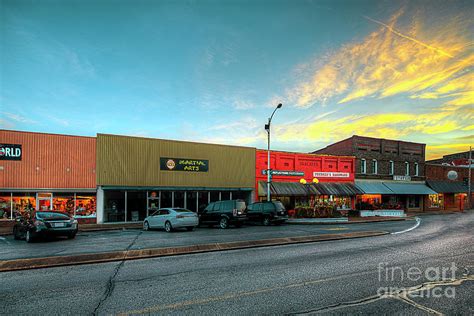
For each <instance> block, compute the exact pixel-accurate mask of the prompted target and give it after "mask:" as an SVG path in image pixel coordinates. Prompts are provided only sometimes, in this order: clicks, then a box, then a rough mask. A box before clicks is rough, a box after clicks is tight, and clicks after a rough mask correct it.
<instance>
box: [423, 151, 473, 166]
mask: <svg viewBox="0 0 474 316" xmlns="http://www.w3.org/2000/svg"><path fill="white" fill-rule="evenodd" d="M471 158H472V159H474V150H473V151H471ZM426 163H429V164H432V165H451V166H467V165H468V164H469V151H464V152H460V153H455V154H449V155H444V156H443V158H439V159H432V160H428V161H426Z"/></svg>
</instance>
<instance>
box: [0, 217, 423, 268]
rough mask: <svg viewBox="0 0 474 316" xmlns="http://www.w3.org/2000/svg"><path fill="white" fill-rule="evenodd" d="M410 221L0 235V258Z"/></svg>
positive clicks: (390, 227)
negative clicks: (29, 239) (32, 238)
mask: <svg viewBox="0 0 474 316" xmlns="http://www.w3.org/2000/svg"><path fill="white" fill-rule="evenodd" d="M413 222H414V221H413V220H408V221H396V222H380V223H367V224H363V223H357V224H340V225H339V224H338V225H281V226H269V227H265V226H251V225H246V226H244V227H241V228H235V227H231V228H229V229H220V228H218V227H217V226H215V227H213V228H207V227H206V228H197V229H196V230H195V231H192V232H188V231H186V230H179V231H176V232H173V233H167V232H165V231H163V230H153V231H146V232H145V231H142V230H139V229H128V230H122V231H102V232H82V233H79V234H78V235H77V236H76V238H75V239H74V240H68V239H66V238H56V239H50V240H41V241H38V242H35V243H32V244H28V243H26V242H25V241H24V240H14V239H13V236H7V237H0V260H11V259H19V258H34V257H50V256H65V255H72V254H81V253H100V252H109V251H121V250H126V249H132V250H133V249H148V248H161V247H179V246H188V245H196V244H210V243H220V242H232V241H243V240H260V239H271V238H282V237H296V236H308V235H319V234H334V233H350V232H358V231H374V230H377V231H389V232H392V231H399V230H403V229H406V228H408V227H410V226H413Z"/></svg>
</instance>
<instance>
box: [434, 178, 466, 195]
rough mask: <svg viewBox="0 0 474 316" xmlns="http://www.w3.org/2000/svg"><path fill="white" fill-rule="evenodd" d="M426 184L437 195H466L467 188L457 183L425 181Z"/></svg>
mask: <svg viewBox="0 0 474 316" xmlns="http://www.w3.org/2000/svg"><path fill="white" fill-rule="evenodd" d="M426 184H428V186H429V187H430V188H432V189H433V190H434V191H436V192H438V193H467V191H468V188H467V186H464V185H463V183H462V182H459V181H436V180H427V181H426Z"/></svg>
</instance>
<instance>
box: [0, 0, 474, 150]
mask: <svg viewBox="0 0 474 316" xmlns="http://www.w3.org/2000/svg"><path fill="white" fill-rule="evenodd" d="M473 16H474V2H473V1H449V0H448V1H446V0H443V1H437V0H430V1H428V0H424V1H383V0H381V1H362V0H360V1H356V0H345V1H341V0H335V1H334V0H331V1H318V0H314V1H310V0H308V1H298V0H288V1H269V0H268V1H262V0H254V1H243V0H242V1H240V0H230V1H225V0H224V1H209V0H203V1H179V0H177V1H159V0H155V1H151V0H146V1H143V0H134V1H132V0H128V1H127V0H117V1H105V0H94V1H92V0H81V1H75V0H68V1H53V0H48V1H46V0H36V1H24V0H15V1H11V0H0V128H2V129H9V130H21V131H34V132H46V133H60V134H71V135H84V136H95V135H96V134H97V133H109V134H120V135H132V136H144V137H153V138H162V139H175V140H187V141H197V142H206V143H220V144H231V145H242V146H251V147H257V148H266V146H267V133H266V132H265V130H264V125H265V123H266V122H267V120H268V117H269V116H270V115H271V113H272V111H273V109H274V108H275V107H276V106H277V104H278V103H282V104H283V106H282V108H281V109H279V110H278V111H277V112H276V113H275V115H274V117H273V120H272V130H271V136H272V143H271V147H272V149H275V150H284V151H294V152H310V151H314V150H317V149H320V148H323V147H325V146H326V145H328V144H331V143H334V142H337V141H339V140H342V139H345V138H348V137H350V136H352V135H362V136H370V137H382V138H388V139H400V140H406V141H412V142H419V143H426V144H427V158H428V159H429V158H436V157H440V156H442V155H443V154H448V153H453V152H460V151H466V150H468V149H469V146H470V145H473V144H474V72H473V65H474V35H473V34H474V33H473V30H474V19H473V18H472V17H473Z"/></svg>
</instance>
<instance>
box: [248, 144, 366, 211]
mask: <svg viewBox="0 0 474 316" xmlns="http://www.w3.org/2000/svg"><path fill="white" fill-rule="evenodd" d="M256 155H257V157H256V169H255V179H256V183H255V190H256V193H257V194H256V200H258V199H260V200H264V199H266V197H267V168H268V166H267V161H268V160H267V158H268V157H267V151H266V150H257V152H256ZM270 169H271V170H272V171H271V172H272V181H271V185H270V192H271V196H272V198H275V199H279V200H281V201H282V202H283V204H285V206H286V207H287V208H288V209H293V208H295V207H296V206H298V205H305V206H314V205H315V204H318V203H319V204H326V205H327V204H333V205H335V206H337V208H339V209H351V208H353V207H354V203H355V196H356V194H358V193H360V191H359V190H357V188H356V187H355V186H354V172H355V160H354V157H351V156H342V157H336V156H328V155H315V154H304V153H291V152H276V151H272V152H271V155H270Z"/></svg>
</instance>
